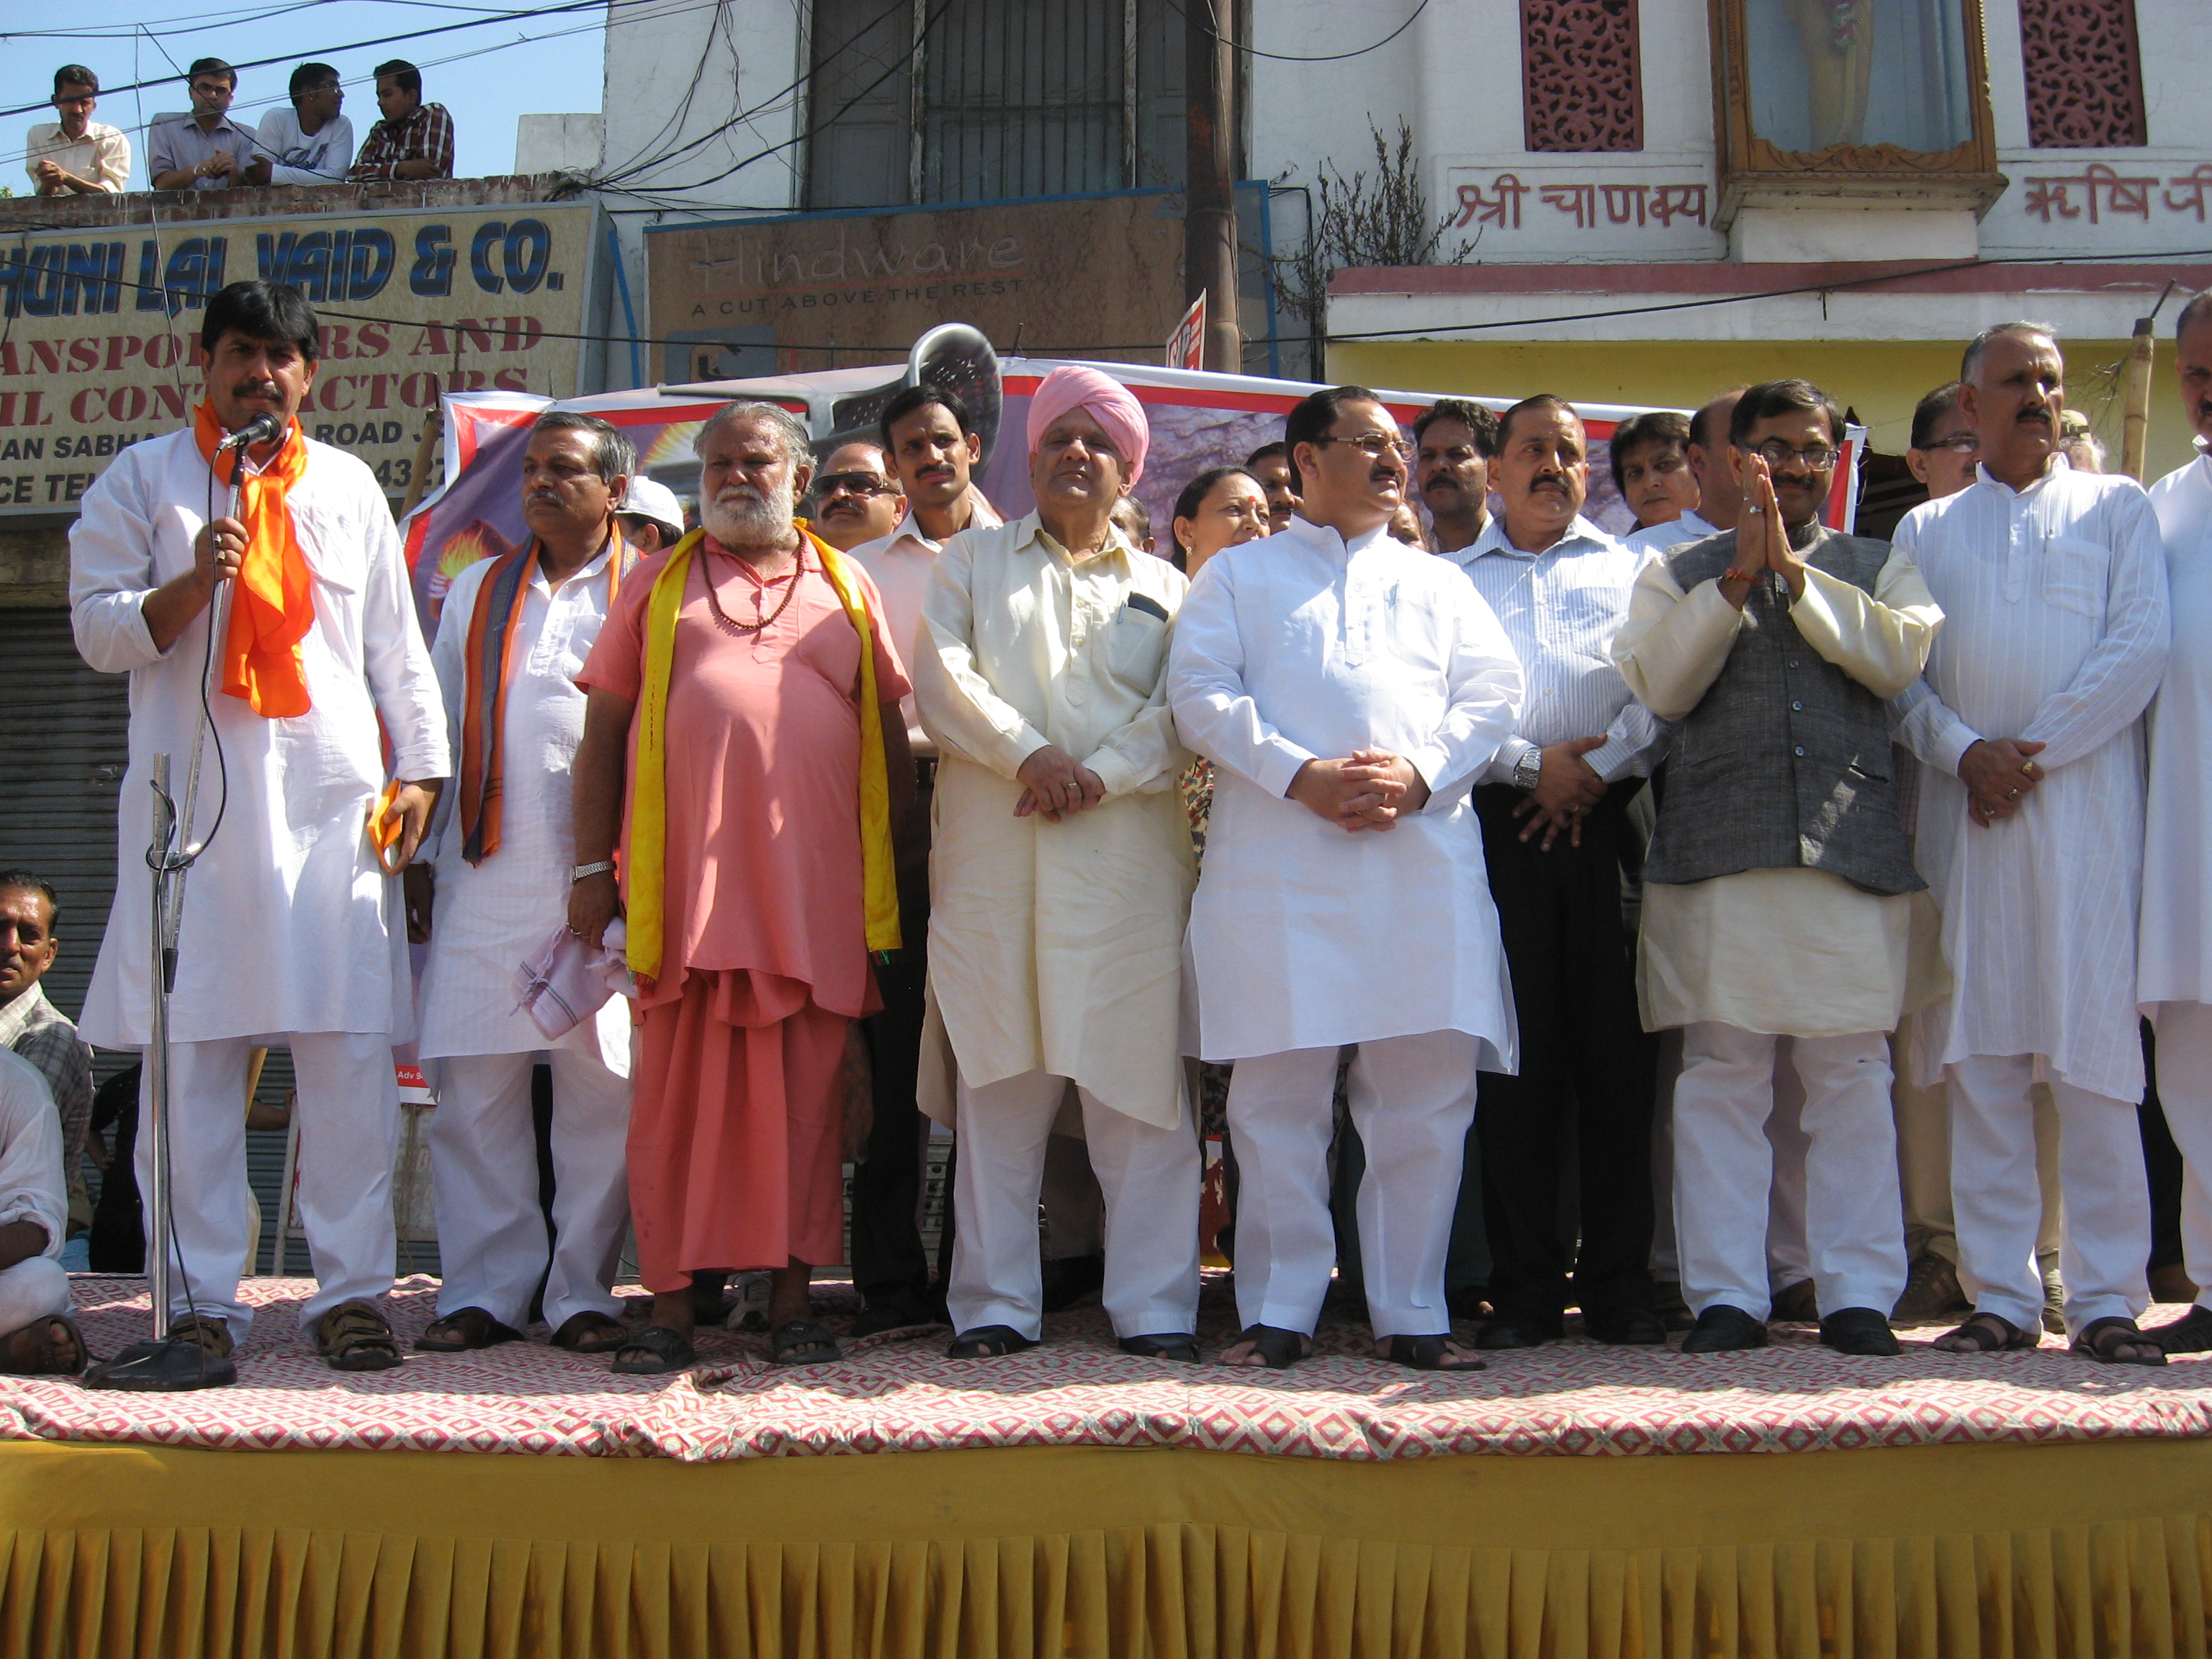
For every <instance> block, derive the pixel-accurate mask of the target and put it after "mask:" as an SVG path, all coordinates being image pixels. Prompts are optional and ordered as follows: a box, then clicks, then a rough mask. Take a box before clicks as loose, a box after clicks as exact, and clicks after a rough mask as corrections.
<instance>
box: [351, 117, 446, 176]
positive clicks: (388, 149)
mask: <svg viewBox="0 0 2212 1659" xmlns="http://www.w3.org/2000/svg"><path fill="white" fill-rule="evenodd" d="M402 161H428V162H429V163H430V164H431V166H432V167H433V169H434V170H433V171H432V173H431V174H430V177H432V178H433V179H450V178H452V177H453V117H452V116H450V115H448V114H447V113H446V106H444V105H443V104H417V105H416V106H415V112H414V113H413V114H411V115H403V116H401V117H400V118H399V119H398V120H397V121H392V120H383V121H379V122H378V123H377V124H376V125H374V126H373V127H371V128H370V129H369V130H368V138H367V139H366V140H364V141H363V142H362V147H361V155H360V158H359V159H358V160H357V161H355V162H354V164H353V168H352V170H351V171H350V172H349V173H347V174H346V177H347V178H348V179H397V178H398V176H399V172H398V168H399V164H400V163H401V162H402Z"/></svg>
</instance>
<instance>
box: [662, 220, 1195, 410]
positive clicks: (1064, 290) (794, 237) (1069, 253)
mask: <svg viewBox="0 0 2212 1659" xmlns="http://www.w3.org/2000/svg"><path fill="white" fill-rule="evenodd" d="M1182 236H1183V228H1182V209H1181V205H1180V198H1178V197H1173V196H1170V195H1169V194H1167V193H1165V192H1164V191H1115V192H1113V193H1111V194H1108V195H1101V196H1074V197H1062V198H1060V199H1058V200H1054V201H1043V202H1021V203H984V204H977V205H973V206H968V207H957V208H944V209H933V210H908V209H899V210H896V211H889V212H885V211H869V212H862V213H834V214H833V213H809V214H799V215H795V216H775V217H769V218H759V219H742V220H731V221H726V222H721V223H719V224H690V225H666V226H654V227H652V228H648V229H647V233H646V239H645V242H646V251H647V283H648V285H649V290H650V293H651V295H652V332H653V337H654V338H655V339H656V340H658V341H659V342H661V349H662V358H661V363H660V378H661V380H664V381H665V382H668V383H670V384H678V385H681V384H689V383H692V382H696V381H700V380H728V379H732V378H734V377H738V376H757V375H764V374H799V373H805V372H808V371H811V370H814V369H819V368H836V367H838V366H839V365H840V364H841V363H842V364H844V365H847V366H850V365H851V364H854V363H866V362H884V361H885V360H887V359H890V358H892V357H896V356H903V355H904V353H905V351H906V349H907V347H908V344H909V343H912V342H913V341H914V340H915V338H916V337H919V336H921V334H923V333H924V332H926V331H927V330H929V329H930V328H931V327H933V326H934V325H937V324H939V323H941V322H945V321H947V320H952V319H957V320H958V321H960V322H963V323H971V324H973V325H975V327H977V328H979V329H981V330H982V331H983V332H984V333H985V334H987V335H988V336H989V337H991V339H992V340H993V342H994V343H996V344H997V346H998V347H999V349H1000V350H1001V351H1011V350H1013V349H1015V348H1016V343H1017V342H1018V343H1019V346H1020V349H1023V350H1024V351H1026V352H1029V353H1030V354H1032V355H1035V354H1038V353H1046V352H1049V353H1053V354H1055V355H1063V356H1083V357H1095V358H1107V359H1121V360H1124V361H1129V362H1158V361H1159V356H1160V344H1161V343H1162V342H1163V341H1164V340H1165V339H1166V338H1167V337H1168V336H1169V335H1170V334H1171V333H1173V332H1174V331H1175V326H1176V319H1177V318H1178V317H1180V316H1181V315H1182V308H1183V293H1182Z"/></svg>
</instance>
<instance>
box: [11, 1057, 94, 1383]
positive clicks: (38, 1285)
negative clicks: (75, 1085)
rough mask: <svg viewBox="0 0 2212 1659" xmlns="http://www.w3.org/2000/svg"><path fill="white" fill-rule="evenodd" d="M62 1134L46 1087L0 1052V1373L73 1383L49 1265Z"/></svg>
mask: <svg viewBox="0 0 2212 1659" xmlns="http://www.w3.org/2000/svg"><path fill="white" fill-rule="evenodd" d="M68 1213H69V1212H68V1207H67V1201H66V1200H65V1199H64V1197H63V1194H62V1132H61V1124H60V1121H59V1120H58V1118H57V1117H56V1116H55V1115H54V1103H53V1098H52V1096H50V1095H48V1094H47V1092H46V1079H44V1078H42V1077H40V1075H39V1073H38V1070H37V1068H36V1067H34V1066H32V1065H31V1064H30V1062H29V1061H27V1060H18V1059H17V1058H16V1057H15V1055H14V1054H9V1053H8V1052H7V1051H6V1050H5V1049H0V1371H6V1372H8V1373H9V1374H11V1375H13V1376H53V1375H61V1376H75V1375H76V1373H77V1372H79V1371H81V1370H83V1369H84V1359H85V1353H84V1338H83V1337H82V1336H81V1335H80V1334H78V1333H77V1328H76V1321H75V1320H73V1319H71V1318H70V1286H69V1275H68V1274H67V1273H64V1272H63V1271H62V1267H61V1263H60V1262H59V1261H56V1260H55V1259H54V1258H55V1257H57V1256H58V1255H61V1253H62V1236H63V1233H64V1231H65V1230H66V1227H67V1221H66V1217H67V1215H68Z"/></svg>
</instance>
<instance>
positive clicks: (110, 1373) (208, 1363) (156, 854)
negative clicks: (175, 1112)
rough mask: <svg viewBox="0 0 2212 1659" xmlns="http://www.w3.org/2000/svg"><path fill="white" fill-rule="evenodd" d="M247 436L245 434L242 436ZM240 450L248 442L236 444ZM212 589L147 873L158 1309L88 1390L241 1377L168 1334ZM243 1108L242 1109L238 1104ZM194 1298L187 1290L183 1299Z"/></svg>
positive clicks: (158, 775) (184, 1386)
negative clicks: (172, 1178) (173, 1144)
mask: <svg viewBox="0 0 2212 1659" xmlns="http://www.w3.org/2000/svg"><path fill="white" fill-rule="evenodd" d="M238 447H239V448H240V449H241V450H242V449H243V448H244V447H245V446H244V445H242V444H241V445H240V446H238ZM245 488H246V457H245V456H244V454H242V453H241V454H240V455H239V456H238V459H237V461H236V463H235V465H234V466H233V467H232V469H231V484H230V507H229V510H228V513H227V515H226V516H228V517H230V518H236V517H237V516H238V507H239V500H240V495H242V494H243V493H244V490H245ZM234 580H235V578H228V577H227V578H225V579H223V580H220V581H218V582H217V583H216V590H215V599H214V601H213V603H212V604H211V605H210V606H209V613H210V614H209V617H208V632H209V647H210V648H209V651H208V664H207V669H206V672H205V678H204V679H203V681H202V683H201V686H200V717H199V720H198V723H197V725H196V726H194V727H193V730H192V753H191V763H190V764H189V765H188V767H187V768H186V770H185V805H184V811H183V813H182V815H181V816H179V812H178V811H177V805H176V801H175V799H174V798H173V796H172V795H171V794H170V792H169V757H168V756H167V754H166V753H164V754H159V755H156V756H155V757H154V768H153V770H154V776H153V792H154V836H153V840H152V841H151V842H149V845H148V846H147V848H146V866H147V868H148V869H149V870H151V871H152V872H153V876H154V880H153V924H154V926H153V961H152V963H151V964H150V965H151V967H152V969H153V977H152V981H151V988H152V993H153V994H152V1018H151V1029H150V1031H149V1036H151V1038H152V1041H151V1042H149V1044H148V1045H147V1048H146V1073H145V1085H144V1086H143V1088H141V1090H140V1091H139V1100H140V1103H141V1106H142V1111H141V1115H140V1122H139V1125H138V1133H140V1134H142V1135H149V1136H151V1137H152V1139H151V1140H150V1141H149V1145H150V1146H152V1148H153V1155H152V1157H151V1158H150V1159H149V1162H150V1164H152V1171H151V1173H152V1176H153V1183H152V1184H153V1191H152V1192H151V1193H149V1194H147V1197H148V1198H149V1200H150V1202H149V1205H148V1212H147V1222H148V1225H147V1230H146V1243H147V1259H146V1277H147V1288H148V1291H149V1301H150V1303H151V1304H152V1314H153V1323H154V1329H153V1334H152V1337H151V1339H150V1340H148V1341H144V1342H134V1343H132V1344H131V1346H128V1347H126V1348H125V1349H124V1350H122V1352H119V1353H118V1354H117V1355H116V1356H115V1358H112V1359H110V1360H107V1361H106V1362H105V1363H103V1364H98V1365H95V1366H94V1367H93V1368H92V1369H91V1370H88V1371H87V1372H86V1373H85V1375H84V1386H85V1387H87V1388H89V1389H126V1390H129V1391H131V1392H134V1393H140V1394H179V1393H183V1392H185V1391H186V1390H188V1389H219V1388H223V1387H226V1386H228V1384H230V1383H235V1382H236V1381H237V1380H238V1366H237V1365H236V1364H235V1363H234V1362H233V1361H232V1360H230V1359H228V1358H224V1357H222V1356H219V1355H216V1354H213V1353H210V1352H208V1351H207V1350H206V1349H205V1348H204V1347H203V1346H200V1344H199V1342H198V1341H197V1340H195V1339H194V1338H192V1337H189V1336H185V1337H173V1336H171V1335H170V1334H168V1331H169V1264H170V1255H169V1252H170V1250H171V1248H172V1247H173V1246H174V1247H175V1248H176V1249H177V1252H178V1255H177V1263H176V1265H177V1267H178V1270H179V1272H181V1271H182V1270H183V1267H184V1260H183V1247H182V1244H181V1243H180V1242H179V1241H178V1240H177V1239H176V1238H175V1237H174V1236H173V1235H174V1231H175V1224H174V1222H173V1218H172V1212H171V1208H170V1197H169V995H170V993H171V992H173V991H174V990H175V989H176V985H177V935H178V933H179V929H180V928H181V927H182V926H183V923H184V916H185V877H186V876H187V875H188V874H190V873H191V867H192V866H193V865H194V864H195V863H197V861H198V860H199V856H200V854H202V853H204V852H205V851H206V850H207V843H206V842H200V843H198V844H197V845H195V844H194V843H193V842H192V838H191V837H192V825H193V820H194V818H195V817H196V815H197V810H198V805H199V793H200V757H201V755H202V753H203V751H204V749H205V747H206V743H207V737H208V727H209V725H210V708H212V707H213V699H214V693H215V690H216V687H215V685H214V684H213V682H214V679H215V676H216V674H217V673H218V672H219V671H220V664H221V661H222V659H221V656H220V654H219V653H220V652H221V650H222V642H223V641H224V640H225V639H226V638H227V637H228V635H229V632H230V606H231V590H232V583H233V582H234ZM240 1109H241V1110H242V1109H243V1104H242V1103H241V1105H240ZM186 1294H187V1296H189V1294H190V1292H189V1291H187V1292H186Z"/></svg>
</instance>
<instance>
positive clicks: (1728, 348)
mask: <svg viewBox="0 0 2212 1659" xmlns="http://www.w3.org/2000/svg"><path fill="white" fill-rule="evenodd" d="M1963 345H1964V342H1963V341H1962V342H1960V344H1959V345H1950V344H1944V343H1929V342H1925V341H1917V340H1910V341H1862V340H1784V341H1778V342H1772V343H1754V342H1747V341H1744V342H1739V341H1728V340H1717V341H1673V340H1667V341H1630V342H1625V343H1608V342H1596V341H1566V342H1562V343H1557V344H1551V343H1521V342H1505V341H1498V342H1489V341H1459V340H1418V341H1387V342H1362V341H1349V342H1346V343H1342V344H1337V345H1332V346H1330V348H1329V350H1328V367H1329V376H1330V378H1331V379H1332V380H1335V381H1337V382H1339V383H1342V382H1346V381H1350V382H1353V383H1356V384H1358V385H1363V386H1389V387H1393V388H1395V389H1396V390H1399V391H1402V392H1458V393H1462V394H1464V395H1471V396H1475V397H1486V398H1487V397H1501V398H1512V397H1528V396H1531V395H1533V394H1534V393H1536V392H1557V393H1558V394H1559V396H1561V397H1563V398H1567V399H1568V400H1569V401H1571V402H1573V401H1582V402H1588V403H1600V404H1653V405H1657V406H1659V407H1662V408H1672V409H1694V408H1696V407H1697V406H1698V405H1699V404H1701V403H1703V402H1705V399H1706V398H1710V397H1711V396H1712V395H1713V394H1714V393H1716V392H1720V391H1723V390H1724V389H1725V388H1727V387H1729V386H1740V385H1744V384H1747V383H1749V382H1753V381H1758V380H1781V379H1784V378H1786V377H1788V376H1790V375H1802V376H1804V377H1805V378H1806V379H1807V380H1811V381H1813V382H1814V384H1816V385H1818V386H1820V388H1821V389H1822V390H1824V391H1825V392H1827V393H1828V395H1829V396H1831V397H1832V398H1834V399H1835V400H1836V401H1837V402H1838V404H1844V405H1846V406H1848V407H1850V408H1852V409H1855V410H1857V411H1858V416H1859V418H1860V419H1861V420H1863V421H1864V422H1866V423H1867V426H1868V428H1869V441H1870V443H1871V445H1872V447H1874V448H1875V449H1877V450H1881V451H1883V452H1885V453H1889V454H1893V455H1901V454H1903V453H1905V447H1906V444H1907V441H1908V440H1909V438H1910V436H1911V429H1912V408H1913V405H1914V404H1917V403H1918V402H1919V401H1920V399H1921V397H1922V396H1923V394H1924V393H1925V392H1929V390H1931V389H1932V388H1934V387H1936V386H1941V385H1942V383H1943V382H1944V381H1946V380H1950V379H1951V378H1952V377H1953V376H1954V375H1955V374H1958V372H1959V352H1960V349H1961V347H1962V346H1963ZM2064 346H2065V352H2066V372H2067V385H2066V397H2067V402H2068V404H2069V406H2071V407H2073V408H2075V409H2079V410H2081V411H2082V412H2083V413H2084V414H2086V415H2087V416H2088V417H2089V420H2090V424H2091V426H2092V428H2093V430H2094V431H2095V432H2096V435H2097V436H2098V438H2099V439H2100V441H2102V442H2103V443H2104V446H2105V448H2106V452H2107V453H2108V455H2109V458H2110V459H2109V460H2108V462H2107V465H2109V466H2110V467H2112V468H2113V469H2115V470H2117V469H2118V465H2119V455H2120V383H2121V374H2120V370H2121V366H2122V365H2123V364H2124V362H2125V361H2126V358H2127V353H2128V343H2127V342H2126V341H2125V340H2069V341H2066V342H2065V343H2064ZM2189 440H2190V429H2189V428H2188V426H2187V424H2186V423H2185V422H2184V421H2183V419H2182V415H2181V396H2180V392H2179V388H2178V386H2177V385H2176V383H2175V380H2174V378H2173V342H2172V340H2171V339H2170V338H2166V337H2160V341H2159V349H2158V363H2157V368H2156V369H2155V379H2154V382H2153V390H2152V393H2151V411H2150V453H2149V463H2148V467H2147V469H2146V470H2147V471H2148V474H2149V476H2150V477H2154V478H2155V477H2158V476H2159V475H2160V474H2161V473H2164V472H2168V471H2172V469H2173V468H2175V467H2177V466H2179V465H2182V464H2183V463H2184V462H2185V461H2187V460H2188V459H2191V456H2192V455H2193V454H2194V453H2195V452H2194V451H2193V450H2192V449H2191V447H2190V441H2189Z"/></svg>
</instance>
